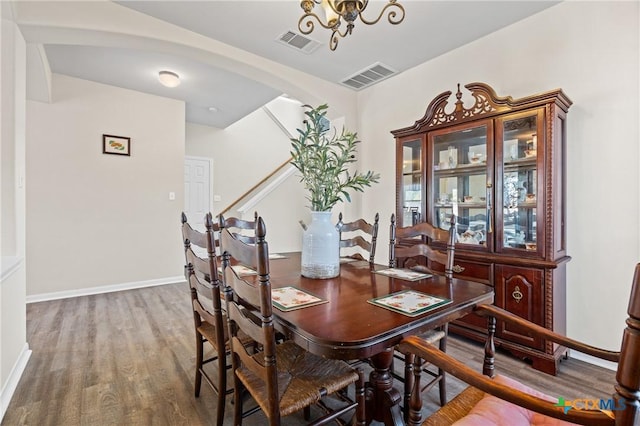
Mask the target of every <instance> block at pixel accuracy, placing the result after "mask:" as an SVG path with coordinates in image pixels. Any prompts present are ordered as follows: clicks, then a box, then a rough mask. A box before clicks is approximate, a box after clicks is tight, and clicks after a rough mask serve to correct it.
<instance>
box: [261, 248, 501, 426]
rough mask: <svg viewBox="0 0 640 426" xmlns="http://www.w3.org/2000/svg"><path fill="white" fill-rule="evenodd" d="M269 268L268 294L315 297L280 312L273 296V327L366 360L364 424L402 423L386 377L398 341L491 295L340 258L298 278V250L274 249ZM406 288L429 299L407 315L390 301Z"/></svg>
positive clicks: (453, 281)
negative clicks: (328, 272)
mask: <svg viewBox="0 0 640 426" xmlns="http://www.w3.org/2000/svg"><path fill="white" fill-rule="evenodd" d="M269 265H270V281H271V286H272V294H278V292H279V291H280V290H277V289H282V290H284V289H287V288H290V289H295V290H301V291H302V292H304V293H305V294H308V295H312V296H313V297H314V300H317V302H316V303H311V304H308V305H305V306H302V307H300V308H297V307H293V308H292V309H287V308H286V307H283V306H279V304H278V303H277V301H276V300H275V299H274V307H275V308H276V309H274V310H273V313H274V318H275V322H276V328H277V329H278V330H279V331H280V332H281V333H283V334H284V336H285V337H286V338H287V339H290V340H292V341H293V342H295V343H296V344H298V345H300V346H301V347H303V348H304V349H306V350H307V351H309V352H311V353H313V354H316V355H320V356H323V357H326V358H333V359H341V360H345V361H349V360H365V359H367V360H369V361H370V364H371V366H372V370H371V373H370V375H369V380H368V382H367V385H366V391H365V395H366V408H365V411H366V414H367V424H369V423H370V422H371V421H374V420H375V421H378V422H383V423H384V424H385V425H402V424H404V422H403V418H402V413H401V410H400V400H401V395H400V393H399V392H398V390H396V389H395V388H394V387H393V375H392V364H393V352H394V348H395V346H396V345H397V344H399V343H400V341H401V340H402V339H403V338H405V337H407V336H411V335H416V334H419V333H422V332H425V331H427V330H432V329H435V328H437V327H440V326H443V325H444V324H447V323H449V322H451V321H453V320H456V319H458V318H461V317H463V316H464V315H467V314H469V313H470V312H472V311H473V310H474V308H475V307H477V306H478V305H481V304H491V303H493V299H494V291H493V288H492V287H491V286H488V285H486V284H483V283H479V282H473V281H467V280H463V279H457V278H445V277H444V276H440V275H436V274H433V275H429V274H427V277H425V278H420V279H414V278H411V279H407V278H404V277H402V278H399V277H396V276H393V275H392V276H390V275H386V273H388V272H390V271H389V270H390V268H389V267H388V266H386V265H378V264H371V263H369V262H368V261H359V260H355V261H352V260H351V259H341V265H340V274H339V275H338V276H337V277H335V278H329V279H313V278H307V277H304V276H302V275H301V254H300V252H290V253H278V254H275V255H274V256H272V257H271V259H270V261H269ZM391 272H396V270H395V269H394V270H392V271H391ZM407 292H410V295H415V294H418V295H421V297H429V298H430V299H429V300H433V301H435V302H437V303H434V304H433V305H432V306H430V307H429V306H427V307H425V308H418V309H417V310H415V311H414V312H408V311H406V312H405V311H404V310H403V309H396V307H394V306H395V305H394V304H393V303H390V298H391V297H396V295H400V296H402V295H406V293H407ZM425 300H426V299H425ZM430 303H431V302H429V303H427V304H424V305H428V304H430ZM418 399H419V398H418ZM413 408H415V407H412V409H413Z"/></svg>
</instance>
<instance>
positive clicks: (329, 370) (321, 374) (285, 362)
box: [236, 341, 358, 417]
mask: <svg viewBox="0 0 640 426" xmlns="http://www.w3.org/2000/svg"><path fill="white" fill-rule="evenodd" d="M253 357H254V359H255V360H256V361H258V362H259V363H261V364H262V363H263V361H264V360H263V357H264V355H263V354H262V353H258V354H256V355H254V356H253ZM276 365H277V367H278V395H279V397H280V415H281V416H283V417H284V416H286V415H289V414H292V413H295V412H296V411H299V410H301V409H302V408H304V407H307V406H309V405H312V404H315V403H316V402H318V401H320V399H321V398H322V396H323V394H326V395H330V394H332V393H333V392H335V391H337V390H340V389H343V388H345V387H347V386H348V385H350V384H351V383H355V382H356V381H357V380H358V374H357V373H356V371H355V370H354V369H353V368H351V367H350V366H349V365H348V364H347V363H345V362H343V361H338V360H333V359H326V358H322V357H319V356H316V355H313V354H312V353H310V352H307V351H305V350H304V349H302V348H301V347H300V346H298V345H296V344H295V343H293V342H291V341H286V342H284V343H281V344H279V345H277V346H276ZM236 374H237V375H238V378H239V379H240V380H241V381H242V383H243V384H244V385H245V387H246V388H247V390H249V392H250V393H251V395H252V396H253V398H254V399H255V400H256V402H257V403H258V404H259V405H260V407H261V408H262V410H263V411H264V412H267V409H266V408H267V386H266V384H265V383H264V382H263V381H262V379H260V378H259V377H257V376H256V375H255V374H253V373H252V372H251V371H249V370H248V369H246V368H243V367H240V368H239V369H238V370H237V371H236Z"/></svg>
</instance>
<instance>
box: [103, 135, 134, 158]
mask: <svg viewBox="0 0 640 426" xmlns="http://www.w3.org/2000/svg"><path fill="white" fill-rule="evenodd" d="M102 153H103V154H114V155H127V156H130V155H131V138H128V137H126V136H115V135H102Z"/></svg>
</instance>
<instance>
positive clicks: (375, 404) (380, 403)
mask: <svg viewBox="0 0 640 426" xmlns="http://www.w3.org/2000/svg"><path fill="white" fill-rule="evenodd" d="M392 363H393V348H390V349H387V350H385V351H384V352H380V353H379V354H376V355H374V356H373V357H371V365H372V367H373V371H371V374H370V375H369V383H368V384H367V392H366V399H367V424H369V423H371V421H372V420H376V421H379V422H384V424H385V425H399V426H401V425H403V424H404V422H403V419H402V412H401V411H400V399H401V396H400V392H398V391H397V390H396V389H394V388H393V376H392V375H391V365H392Z"/></svg>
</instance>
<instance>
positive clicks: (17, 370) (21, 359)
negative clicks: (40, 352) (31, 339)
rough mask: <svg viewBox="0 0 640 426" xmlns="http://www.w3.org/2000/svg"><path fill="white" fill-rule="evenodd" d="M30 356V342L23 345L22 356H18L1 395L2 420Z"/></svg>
mask: <svg viewBox="0 0 640 426" xmlns="http://www.w3.org/2000/svg"><path fill="white" fill-rule="evenodd" d="M30 357H31V349H29V344H28V343H25V344H24V346H23V347H22V352H20V356H18V359H17V360H16V362H15V364H14V365H13V368H12V369H11V372H10V373H9V377H8V378H7V381H6V383H5V384H4V386H3V387H2V394H1V396H0V410H1V411H0V421H2V419H3V418H4V414H5V413H6V412H7V408H8V407H9V403H10V402H11V398H12V397H13V393H14V392H15V391H16V388H17V387H18V382H19V381H20V377H22V373H24V369H25V368H26V367H27V362H29V358H30Z"/></svg>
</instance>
